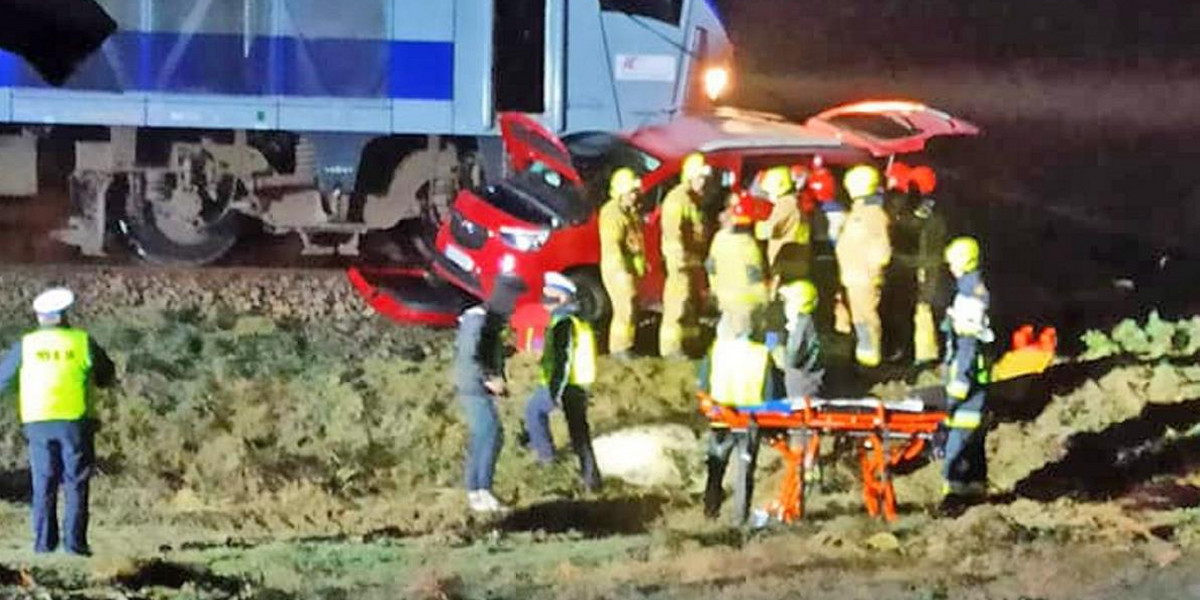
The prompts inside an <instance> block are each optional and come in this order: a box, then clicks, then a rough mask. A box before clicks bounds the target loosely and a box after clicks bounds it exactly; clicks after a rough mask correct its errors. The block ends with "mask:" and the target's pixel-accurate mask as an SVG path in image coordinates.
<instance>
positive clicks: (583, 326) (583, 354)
mask: <svg viewBox="0 0 1200 600" xmlns="http://www.w3.org/2000/svg"><path fill="white" fill-rule="evenodd" d="M564 318H566V319H570V320H571V338H572V340H571V347H570V348H568V349H567V353H568V356H567V360H568V361H569V362H568V363H567V384H568V385H577V386H580V387H584V386H589V385H591V384H593V383H595V381H596V334H595V332H594V331H592V325H591V323H588V322H587V321H585V320H583V319H580V318H579V317H576V316H573V315H572V316H567V317H557V318H554V319H551V321H550V325H549V326H548V327H546V337H545V341H544V342H543V345H544V347H545V349H546V350H545V352H546V353H545V355H543V356H542V384H543V385H547V384H549V383H550V370H551V369H553V368H554V365H555V363H556V362H557V360H556V357H555V356H554V355H553V354H552V353H553V352H554V348H555V344H554V340H553V336H554V327H555V326H556V325H558V323H559V321H561V320H562V319H564Z"/></svg>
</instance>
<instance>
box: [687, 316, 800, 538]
mask: <svg viewBox="0 0 1200 600" xmlns="http://www.w3.org/2000/svg"><path fill="white" fill-rule="evenodd" d="M752 332H753V327H752V321H751V317H750V315H747V314H745V313H733V314H731V315H729V318H728V321H727V332H726V335H724V336H718V337H717V338H716V340H714V342H713V345H712V348H711V350H709V353H708V355H707V356H706V357H705V358H704V360H702V361H701V363H700V376H699V382H698V383H699V387H700V390H701V391H702V392H705V393H707V394H708V395H709V396H711V397H712V399H713V401H714V402H716V403H717V404H720V405H723V406H735V407H736V406H749V405H755V404H762V403H763V402H765V401H767V400H772V399H775V398H779V397H780V396H781V392H782V391H783V386H782V385H781V381H780V379H781V377H780V374H779V371H778V370H777V369H776V368H775V364H774V362H773V361H772V359H771V352H770V350H769V349H768V348H767V346H766V344H764V343H762V342H761V341H759V340H757V339H754V337H753V336H752ZM758 445H759V439H758V433H757V431H755V430H753V429H752V430H750V431H731V430H730V429H729V428H728V427H725V426H722V425H720V424H714V425H712V427H711V428H710V429H709V437H708V456H707V460H706V462H707V467H708V479H707V482H706V484H705V487H704V514H705V516H707V517H708V518H710V519H712V518H716V517H717V515H718V514H719V513H720V510H721V501H722V500H723V497H724V495H725V494H724V489H723V485H722V482H723V481H724V479H725V469H726V467H727V466H728V465H729V458H730V455H731V454H734V453H735V451H736V456H737V470H736V478H735V481H734V490H735V499H736V501H735V504H736V510H735V511H734V515H733V522H734V525H742V524H744V523H745V522H746V519H747V517H749V509H750V502H751V497H752V496H753V493H754V467H755V463H756V462H757V457H758Z"/></svg>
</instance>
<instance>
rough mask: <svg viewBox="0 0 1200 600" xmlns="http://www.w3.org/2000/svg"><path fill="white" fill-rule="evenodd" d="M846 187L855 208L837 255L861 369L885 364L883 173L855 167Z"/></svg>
mask: <svg viewBox="0 0 1200 600" xmlns="http://www.w3.org/2000/svg"><path fill="white" fill-rule="evenodd" d="M843 185H844V186H845V188H846V192H847V194H849V195H850V199H851V201H852V204H851V206H850V212H849V214H847V215H846V222H845V224H844V225H843V226H842V230H841V233H840V234H839V235H838V236H837V247H836V253H837V259H838V267H839V268H840V270H841V279H842V286H843V287H844V288H845V289H846V299H847V300H848V301H849V304H850V318H851V320H852V322H853V324H854V335H855V339H856V343H855V347H854V358H855V360H856V361H858V364H859V365H861V366H864V367H877V366H879V363H880V362H882V360H883V348H882V344H883V324H882V322H881V320H880V318H879V300H880V295H881V292H882V288H883V274H884V269H885V268H886V267H887V265H888V263H890V262H891V260H892V247H891V241H890V238H889V235H888V216H887V213H886V212H884V209H883V196H882V195H881V194H880V176H879V170H878V169H876V168H875V167H872V166H870V165H858V166H855V167H852V168H851V169H850V170H848V171H846V175H845V179H844V182H843Z"/></svg>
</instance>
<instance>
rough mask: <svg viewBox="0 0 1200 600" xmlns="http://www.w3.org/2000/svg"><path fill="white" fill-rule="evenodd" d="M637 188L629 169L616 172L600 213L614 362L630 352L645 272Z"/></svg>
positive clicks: (602, 268) (602, 272)
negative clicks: (640, 281) (610, 305)
mask: <svg viewBox="0 0 1200 600" xmlns="http://www.w3.org/2000/svg"><path fill="white" fill-rule="evenodd" d="M641 187H642V182H641V180H639V179H638V177H637V175H636V174H635V173H634V172H633V169H629V168H625V167H622V168H619V169H617V170H616V171H614V172H613V174H612V177H611V178H610V179H609V186H608V198H609V199H608V202H607V203H606V204H605V205H604V207H603V208H601V209H600V217H599V222H600V277H601V279H602V280H603V282H604V289H605V291H607V292H608V298H609V302H611V303H612V322H611V323H610V324H609V330H608V350H609V352H610V353H612V354H613V355H614V356H616V357H618V358H628V357H629V356H630V354H631V352H632V350H633V339H634V333H635V330H634V320H633V319H634V310H635V304H636V301H637V282H638V279H639V278H641V276H642V275H644V274H645V272H646V259H645V254H644V244H643V239H642V223H641V218H640V216H639V213H638V196H639V194H640V193H641Z"/></svg>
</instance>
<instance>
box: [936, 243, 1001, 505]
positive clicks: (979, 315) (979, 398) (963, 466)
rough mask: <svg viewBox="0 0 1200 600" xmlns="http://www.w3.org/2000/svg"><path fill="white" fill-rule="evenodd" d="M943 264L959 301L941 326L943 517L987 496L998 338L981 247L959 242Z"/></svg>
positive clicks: (947, 251)
mask: <svg viewBox="0 0 1200 600" xmlns="http://www.w3.org/2000/svg"><path fill="white" fill-rule="evenodd" d="M945 259H946V263H947V265H948V266H949V267H950V273H951V274H953V275H954V279H955V296H954V303H953V304H952V305H951V306H950V308H949V309H948V310H947V311H946V319H945V320H944V321H943V324H942V327H943V329H944V330H945V333H946V338H947V353H946V362H947V369H946V396H947V399H948V400H949V404H950V411H949V412H950V416H949V417H948V418H947V422H946V426H947V428H948V429H949V435H948V436H947V438H946V448H945V453H946V457H945V463H944V464H943V466H942V473H943V475H944V476H945V479H946V481H945V487H944V488H943V492H944V496H945V497H944V499H943V502H942V512H943V513H946V514H955V513H957V512H958V511H960V510H961V509H962V508H963V507H964V506H965V505H967V504H969V503H970V502H971V501H974V500H977V499H979V498H981V497H982V496H983V495H984V494H985V493H986V492H987V455H986V452H985V447H984V433H985V427H984V423H983V413H984V404H985V401H986V396H987V386H988V383H989V368H988V365H987V361H986V360H985V357H984V351H983V346H985V345H987V344H990V343H991V342H992V341H993V340H994V336H993V334H992V330H991V327H990V325H989V323H988V306H989V303H990V300H991V297H990V295H989V293H988V290H987V286H986V285H984V282H983V275H982V274H981V273H980V270H979V243H978V242H977V241H975V240H974V239H972V238H969V237H960V238H956V239H955V240H953V241H952V242H950V244H949V245H948V246H946V252H945Z"/></svg>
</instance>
